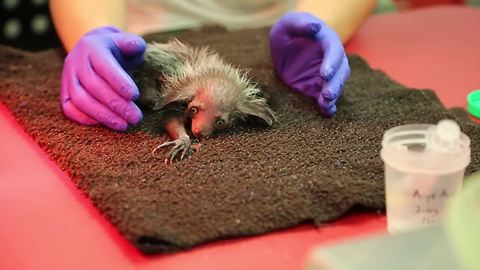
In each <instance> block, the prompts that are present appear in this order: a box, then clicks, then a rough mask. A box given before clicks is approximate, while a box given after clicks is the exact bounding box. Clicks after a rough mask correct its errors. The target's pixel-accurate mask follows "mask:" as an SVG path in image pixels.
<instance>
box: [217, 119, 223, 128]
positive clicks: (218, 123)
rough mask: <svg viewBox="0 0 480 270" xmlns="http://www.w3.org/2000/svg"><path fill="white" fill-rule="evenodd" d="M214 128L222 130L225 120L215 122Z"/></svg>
mask: <svg viewBox="0 0 480 270" xmlns="http://www.w3.org/2000/svg"><path fill="white" fill-rule="evenodd" d="M215 126H216V127H217V128H224V127H225V120H223V119H217V121H215Z"/></svg>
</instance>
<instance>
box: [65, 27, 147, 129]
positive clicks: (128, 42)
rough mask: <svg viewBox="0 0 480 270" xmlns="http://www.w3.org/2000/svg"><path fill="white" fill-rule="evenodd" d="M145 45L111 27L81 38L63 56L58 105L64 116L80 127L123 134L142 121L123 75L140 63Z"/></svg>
mask: <svg viewBox="0 0 480 270" xmlns="http://www.w3.org/2000/svg"><path fill="white" fill-rule="evenodd" d="M145 49H146V43H145V41H144V40H143V39H142V38H141V37H140V36H137V35H133V34H130V33H125V32H122V31H120V30H119V29H117V28H114V27H100V28H96V29H94V30H92V31H90V32H88V33H87V34H85V35H84V36H83V37H82V38H81V39H80V40H79V41H78V43H77V44H76V45H75V48H73V50H72V51H71V52H70V53H69V54H68V55H67V57H66V59H65V63H64V66H63V72H62V83H61V93H60V99H61V100H60V102H61V106H62V109H63V112H64V114H65V115H66V116H67V117H68V118H70V119H71V120H73V121H75V122H78V123H81V124H84V125H94V124H97V123H100V124H103V125H105V126H107V127H109V128H112V129H115V130H120V131H123V130H126V129H127V128H128V124H137V123H138V122H140V121H141V120H142V117H143V116H142V112H141V111H140V109H139V108H138V107H137V105H135V103H133V101H132V100H135V99H137V98H138V97H139V91H138V88H137V86H136V85H135V83H134V82H133V80H132V78H131V77H130V75H129V74H128V73H127V72H126V70H129V69H131V68H134V67H136V66H138V65H139V64H141V63H142V61H143V53H144V52H145Z"/></svg>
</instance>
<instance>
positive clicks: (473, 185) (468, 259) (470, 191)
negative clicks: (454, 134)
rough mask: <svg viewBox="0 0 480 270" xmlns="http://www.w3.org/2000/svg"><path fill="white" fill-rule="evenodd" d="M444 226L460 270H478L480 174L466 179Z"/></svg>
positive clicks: (479, 262) (479, 266)
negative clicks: (461, 265) (459, 264)
mask: <svg viewBox="0 0 480 270" xmlns="http://www.w3.org/2000/svg"><path fill="white" fill-rule="evenodd" d="M479 94H480V93H479ZM445 224H446V228H447V232H448V234H449V238H450V240H451V242H452V245H453V247H454V248H453V249H454V250H455V252H456V254H457V255H458V257H459V258H461V260H460V261H461V262H462V263H463V266H464V267H463V268H462V269H466V270H478V269H480V256H478V254H479V250H480V230H479V228H480V173H478V172H477V173H475V174H474V175H472V176H470V177H469V178H467V179H466V181H465V185H464V189H463V191H462V193H461V194H460V196H455V197H453V199H452V201H451V204H450V205H449V209H448V211H447V218H446V220H445Z"/></svg>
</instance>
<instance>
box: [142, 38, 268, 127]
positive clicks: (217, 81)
mask: <svg viewBox="0 0 480 270" xmlns="http://www.w3.org/2000/svg"><path fill="white" fill-rule="evenodd" d="M134 78H135V80H136V82H137V84H138V86H139V88H140V91H141V98H140V102H141V103H144V104H149V105H150V106H151V107H152V108H153V109H154V110H162V109H164V108H165V107H166V106H167V105H169V104H175V103H178V102H180V103H181V102H185V103H188V102H189V101H191V100H192V99H193V98H194V97H195V95H197V93H198V91H200V90H203V91H205V90H206V91H211V92H213V93H212V94H211V95H210V96H211V97H212V98H213V99H214V103H215V104H217V105H218V106H221V107H222V108H219V109H222V110H224V111H227V112H228V122H229V124H230V123H232V122H234V121H235V120H238V119H246V118H247V117H248V116H250V115H253V116H256V117H259V118H261V119H262V120H264V121H265V122H266V123H267V124H268V125H272V124H273V122H274V121H275V115H274V113H273V111H272V110H271V109H270V108H269V107H268V105H267V101H266V99H265V98H264V97H263V95H262V94H261V90H260V89H259V87H258V86H257V85H256V84H254V83H252V82H251V80H250V79H249V78H248V76H247V73H246V71H241V70H239V69H238V68H235V67H233V66H232V65H230V64H227V63H225V62H224V61H223V59H222V58H221V57H220V56H219V55H218V54H217V53H216V52H213V51H212V50H210V49H209V48H207V47H191V46H187V45H186V44H184V43H181V42H180V41H178V40H176V39H172V40H170V41H169V42H167V43H151V44H149V46H148V47H147V51H146V53H145V62H144V64H143V66H142V67H141V69H140V70H139V71H137V72H136V73H134Z"/></svg>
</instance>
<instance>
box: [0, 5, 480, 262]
mask: <svg viewBox="0 0 480 270" xmlns="http://www.w3.org/2000/svg"><path fill="white" fill-rule="evenodd" d="M479 26H480V10H474V9H469V8H462V7H437V8H431V9H424V10H415V11H411V12H408V13H402V14H391V15H382V16H375V17H372V18H370V19H369V20H368V22H367V23H366V24H365V25H364V27H363V28H362V29H361V30H360V31H359V32H358V34H357V35H356V36H355V38H354V39H353V40H352V41H351V42H350V43H349V44H348V46H347V49H348V51H349V52H351V53H358V54H360V55H361V56H363V57H364V58H366V59H367V60H368V62H369V63H370V65H372V66H373V67H374V68H379V69H383V70H384V71H386V72H387V74H389V75H390V76H391V77H392V78H393V79H395V80H398V81H400V82H402V83H403V84H405V85H407V86H412V87H418V88H433V89H435V90H436V91H437V93H438V95H439V96H440V98H441V99H442V100H443V101H444V103H445V104H446V105H447V106H448V107H451V106H464V105H465V97H466V95H467V93H468V92H469V91H471V90H473V89H475V88H480V72H479V71H478V70H479V69H478V67H477V66H476V65H478V64H480V51H478V50H479V49H480V33H479V32H480V29H479ZM0 149H1V150H0V269H15V270H20V269H62V270H63V269H115V270H120V269H169V270H175V269H177V270H178V269H250V270H254V269H301V268H302V267H303V266H304V263H305V260H306V258H307V254H308V251H309V250H311V248H312V247H314V246H315V245H319V244H320V245H327V244H331V243H338V242H341V241H346V240H349V239H353V238H357V237H361V236H365V235H369V234H373V233H380V232H385V225H386V222H385V217H384V216H383V215H377V214H375V213H370V214H369V213H363V214H350V215H347V216H346V217H344V218H342V219H340V220H338V221H336V222H333V223H330V224H328V225H325V226H323V227H321V228H315V227H314V226H310V225H302V226H299V227H296V228H292V229H289V230H284V231H279V232H273V233H270V234H266V235H263V236H254V237H246V238H242V239H235V240H224V241H218V242H214V243H211V244H207V245H203V246H200V247H197V248H194V249H192V250H189V251H186V252H180V253H176V254H169V255H158V256H153V257H145V256H143V255H141V254H140V253H139V252H138V251H137V250H136V249H135V248H134V247H133V246H131V245H130V244H129V243H128V242H126V241H125V240H124V239H123V238H122V237H121V236H120V235H119V234H118V233H117V232H116V231H115V229H114V228H113V227H112V226H111V225H110V224H109V223H108V222H107V221H106V220H105V219H104V218H103V217H102V216H101V215H100V214H99V213H98V211H97V210H96V209H95V208H94V207H93V206H92V205H91V204H90V203H89V202H88V200H87V199H86V198H85V197H84V196H83V195H82V194H81V193H80V192H79V191H78V190H77V189H76V188H75V187H74V186H73V184H72V183H71V182H70V180H69V178H68V177H67V176H66V174H65V173H63V172H62V171H61V170H60V169H59V168H58V167H57V166H56V165H55V163H53V162H52V161H50V160H49V159H48V157H47V155H46V154H45V153H44V152H43V151H42V150H41V149H40V148H39V147H38V146H37V145H36V144H35V143H34V142H33V140H32V139H31V138H30V137H28V136H27V135H26V134H25V133H24V132H23V130H22V128H21V127H20V126H19V125H18V124H17V122H16V121H15V120H14V118H13V117H12V115H11V114H10V113H9V112H8V110H7V109H6V108H5V107H4V106H3V105H0Z"/></svg>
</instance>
